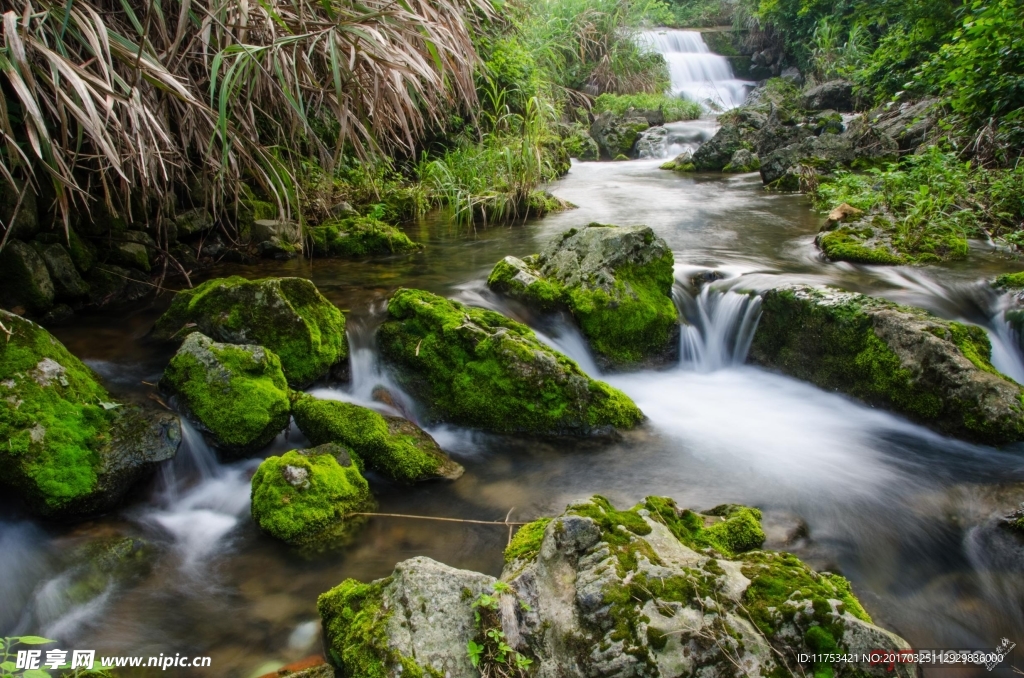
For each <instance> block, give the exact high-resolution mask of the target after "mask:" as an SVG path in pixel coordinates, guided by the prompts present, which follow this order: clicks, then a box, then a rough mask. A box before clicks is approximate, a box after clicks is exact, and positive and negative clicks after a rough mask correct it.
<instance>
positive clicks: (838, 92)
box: [801, 80, 853, 113]
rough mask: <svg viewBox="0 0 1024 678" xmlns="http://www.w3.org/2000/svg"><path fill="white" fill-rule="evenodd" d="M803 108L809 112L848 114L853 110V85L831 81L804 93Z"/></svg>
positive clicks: (841, 81) (847, 82) (847, 81)
mask: <svg viewBox="0 0 1024 678" xmlns="http://www.w3.org/2000/svg"><path fill="white" fill-rule="evenodd" d="M801 103H802V104H803V107H804V108H806V109H807V110H809V111H823V110H826V109H833V110H836V111H841V112H844V113H848V112H850V111H852V110H853V83H852V82H850V81H849V80H829V81H828V82H823V83H822V84H820V85H818V86H816V87H812V88H810V89H809V90H807V91H806V92H804V95H803V99H802V102H801Z"/></svg>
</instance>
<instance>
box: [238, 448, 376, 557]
mask: <svg viewBox="0 0 1024 678" xmlns="http://www.w3.org/2000/svg"><path fill="white" fill-rule="evenodd" d="M375 506H376V504H375V503H374V500H373V496H372V495H371V494H370V486H369V484H368V483H367V482H366V480H365V479H364V478H363V476H362V474H360V473H359V468H358V467H357V466H356V465H355V464H354V463H353V459H352V457H351V455H349V452H348V450H346V449H345V448H344V447H342V446H341V445H336V444H333V443H328V444H326V445H320V446H318V447H314V448H312V449H308V450H291V451H289V452H286V453H284V454H282V455H281V456H279V457H267V458H266V459H264V460H263V463H261V464H260V466H259V468H258V469H256V473H255V474H254V475H253V477H252V517H253V520H255V521H256V524H257V525H259V528H260V529H261V530H263V531H264V532H266V533H267V534H269V535H270V536H272V537H275V538H277V539H280V540H282V541H284V542H287V543H288V544H291V545H293V546H300V547H304V548H307V549H316V550H320V549H326V548H329V547H333V546H340V545H342V544H344V543H347V542H349V541H350V540H351V537H352V536H353V534H354V533H355V531H356V530H357V529H358V528H359V526H360V525H362V524H363V523H364V522H365V519H364V518H361V517H359V516H353V515H351V514H353V513H360V512H366V511H372V510H373V509H374V508H375Z"/></svg>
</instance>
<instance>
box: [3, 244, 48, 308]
mask: <svg viewBox="0 0 1024 678" xmlns="http://www.w3.org/2000/svg"><path fill="white" fill-rule="evenodd" d="M55 296H56V290H55V289H54V286H53V281H52V280H51V279H50V273H49V271H47V269H46V262H45V261H44V260H43V258H42V257H41V256H39V253H38V252H36V251H35V250H34V249H33V248H32V246H30V245H28V244H27V243H24V242H22V241H20V240H9V241H8V242H7V244H6V245H4V249H3V251H0V303H3V304H4V305H6V306H7V307H8V308H14V307H15V306H22V307H23V308H26V309H28V310H29V311H30V312H31V313H38V314H42V313H45V312H46V311H48V310H49V309H50V307H51V306H53V299H54V297H55Z"/></svg>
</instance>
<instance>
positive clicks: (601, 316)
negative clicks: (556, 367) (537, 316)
mask: <svg viewBox="0 0 1024 678" xmlns="http://www.w3.org/2000/svg"><path fill="white" fill-rule="evenodd" d="M673 261H674V259H673V255H672V250H671V249H669V247H668V245H667V244H666V243H665V241H664V240H663V239H661V238H659V237H657V236H656V235H655V234H654V231H653V230H651V228H650V227H649V226H605V225H603V224H590V225H588V226H586V227H584V228H582V229H576V228H573V229H570V230H568V231H566V232H565V233H563V234H562V236H561V237H560V238H556V239H555V240H554V241H552V242H551V244H549V245H548V246H547V247H546V248H545V249H544V251H543V252H542V253H541V254H539V255H535V256H532V257H527V258H526V259H523V260H521V259H517V258H515V257H506V258H505V259H503V260H502V261H500V262H498V264H497V265H496V266H495V267H494V270H493V271H492V272H491V275H490V277H488V279H487V284H488V286H490V288H491V289H493V290H494V291H496V292H499V293H502V294H505V295H507V296H510V297H512V298H514V299H516V300H518V301H520V302H522V303H524V304H526V305H527V306H530V307H532V308H534V309H535V310H538V311H541V312H544V311H552V310H558V309H565V310H568V311H570V312H571V313H572V316H573V318H574V319H575V320H576V322H577V323H579V326H580V330H581V331H582V332H583V335H584V336H585V337H586V338H587V340H588V341H589V343H590V346H591V348H592V349H593V350H594V352H595V354H596V356H597V358H598V360H599V361H601V362H602V363H604V364H605V365H606V366H608V367H626V366H635V365H640V364H657V363H665V362H670V361H671V360H673V359H675V357H676V355H677V354H676V351H677V350H678V344H679V342H678V337H679V313H678V310H677V309H676V306H675V303H674V302H673V301H672V284H673V281H674V277H673Z"/></svg>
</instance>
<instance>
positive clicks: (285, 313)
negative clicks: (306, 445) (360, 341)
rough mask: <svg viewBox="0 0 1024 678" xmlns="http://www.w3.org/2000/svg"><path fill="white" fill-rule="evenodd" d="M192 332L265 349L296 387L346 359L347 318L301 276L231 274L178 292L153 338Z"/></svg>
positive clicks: (181, 337) (310, 380)
mask: <svg viewBox="0 0 1024 678" xmlns="http://www.w3.org/2000/svg"><path fill="white" fill-rule="evenodd" d="M193 329H194V330H197V331H199V332H202V333H203V334H205V335H206V336H208V337H211V338H212V339H214V340H215V341H220V342H224V343H230V344H259V345H260V346H265V347H266V348H268V349H270V350H271V351H273V352H274V353H275V354H277V356H278V357H279V358H280V359H281V367H282V369H283V370H284V374H285V377H287V379H288V383H289V384H291V385H292V386H294V387H300V386H304V385H307V384H309V383H311V382H312V381H314V380H316V379H318V378H320V377H322V376H324V375H325V374H327V372H328V371H329V370H330V369H331V367H332V366H334V365H337V364H338V363H340V362H342V361H344V360H346V359H347V357H348V342H347V340H346V338H345V316H344V315H342V313H341V311H339V310H338V309H337V308H336V307H335V306H334V305H333V304H332V303H331V302H329V301H327V299H325V298H324V297H323V295H321V294H320V292H319V291H318V290H317V289H316V286H315V285H313V283H312V282H310V281H309V280H305V279H303V278H264V279H262V280H246V279H245V278H242V277H239V276H233V277H230V278H217V279H214V280H209V281H207V282H205V283H203V284H202V285H199V286H198V287H196V288H194V289H191V290H182V291H181V292H178V293H177V294H176V295H175V297H174V300H173V301H172V302H171V307H170V308H169V309H168V310H167V312H166V313H164V314H163V315H162V316H161V317H160V319H159V320H158V321H157V324H156V327H155V328H154V330H153V336H154V337H155V338H157V339H161V340H176V341H180V340H181V339H183V338H184V335H185V334H187V333H188V332H190V331H192V330H193Z"/></svg>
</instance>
